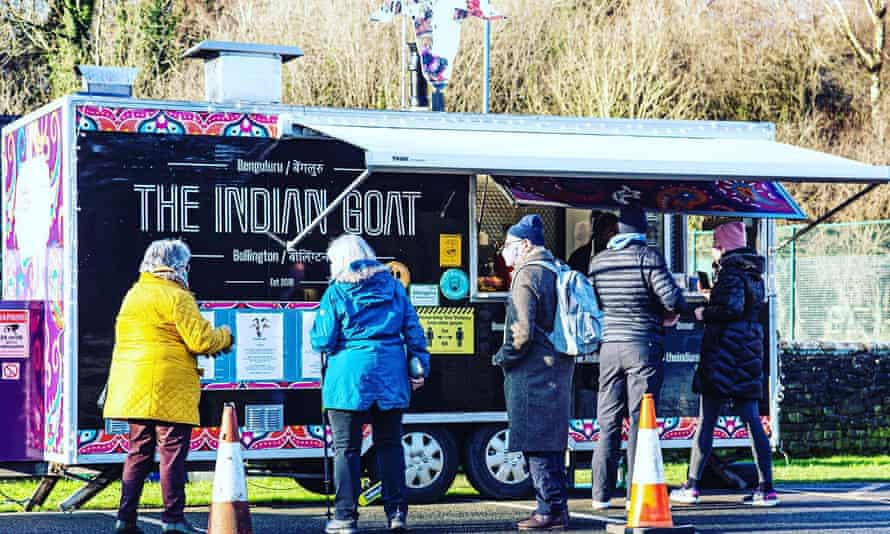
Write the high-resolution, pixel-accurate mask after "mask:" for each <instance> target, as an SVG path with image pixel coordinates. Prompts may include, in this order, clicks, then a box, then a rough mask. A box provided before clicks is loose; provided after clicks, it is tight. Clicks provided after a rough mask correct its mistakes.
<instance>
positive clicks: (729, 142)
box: [298, 118, 890, 183]
mask: <svg viewBox="0 0 890 534" xmlns="http://www.w3.org/2000/svg"><path fill="white" fill-rule="evenodd" d="M298 122H299V123H300V124H301V125H302V126H304V127H306V128H310V129H312V130H315V131H318V132H321V133H323V134H325V135H327V136H330V137H334V138H336V139H340V140H343V141H345V142H347V143H350V144H352V145H355V146H358V147H360V148H362V149H364V150H365V152H366V156H365V163H366V167H367V168H368V170H370V171H371V172H412V173H475V174H492V175H504V176H549V177H575V178H599V179H620V180H628V179H649V180H674V181H676V180H681V181H684V182H693V181H714V180H741V181H785V182H860V183H873V182H885V181H887V180H888V178H890V174H888V169H887V167H881V166H874V165H867V164H864V163H859V162H857V161H853V160H849V159H845V158H841V157H837V156H832V155H829V154H824V153H821V152H817V151H814V150H808V149H803V148H799V147H795V146H791V145H787V144H783V143H777V142H775V141H772V140H769V139H762V138H761V139H752V138H746V139H737V138H701V137H698V138H692V137H668V136H647V135H599V134H585V133H579V132H578V131H572V132H569V133H559V132H553V131H546V132H531V131H519V130H517V131H510V130H506V129H501V130H496V131H493V130H486V129H484V125H480V129H476V130H473V129H466V128H465V127H463V128H460V129H447V128H444V127H443V128H422V127H392V126H367V125H362V126H345V125H335V124H328V123H325V122H320V123H317V122H314V121H312V120H311V118H307V119H306V120H305V121H304V120H299V119H298Z"/></svg>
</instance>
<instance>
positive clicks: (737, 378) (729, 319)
mask: <svg viewBox="0 0 890 534" xmlns="http://www.w3.org/2000/svg"><path fill="white" fill-rule="evenodd" d="M713 252H714V259H715V261H716V264H717V272H716V273H715V276H716V282H715V284H714V288H713V289H712V290H711V295H710V298H709V300H708V304H707V305H706V306H704V307H701V308H697V309H696V310H695V316H696V318H697V319H698V320H699V321H704V323H705V334H704V340H703V341H702V352H701V361H700V362H699V365H698V369H697V370H696V372H695V377H694V379H693V387H692V389H693V391H695V392H696V393H699V394H701V406H702V420H701V424H700V425H699V427H698V429H697V430H696V433H695V440H694V444H693V448H692V456H691V458H690V460H689V480H688V481H687V482H686V484H684V485H683V487H682V488H680V489H677V490H674V491H672V492H671V500H672V501H674V502H679V503H684V504H695V503H697V502H698V498H699V488H698V481H699V480H700V479H701V475H702V471H703V470H704V466H705V462H706V461H707V459H708V456H709V455H710V454H711V447H712V444H713V441H714V427H715V425H716V423H717V417H718V416H719V415H720V410H721V409H722V408H723V406H724V404H726V403H727V402H728V401H731V402H732V403H733V405H734V406H735V409H736V412H737V413H738V414H739V415H740V417H741V418H742V421H744V423H745V425H746V426H747V428H748V433H749V435H750V436H751V448H752V451H753V454H754V460H755V463H756V464H757V474H758V477H759V480H760V484H759V486H758V488H757V490H756V491H755V492H754V494H753V495H752V496H751V497H750V498H748V499H746V500H747V501H748V502H749V503H750V504H752V505H754V506H775V505H777V504H778V503H779V500H778V499H777V498H776V492H775V491H774V490H773V484H772V459H771V456H770V454H771V451H770V444H769V438H767V436H766V432H765V431H764V429H763V425H762V424H761V423H760V415H759V410H758V406H757V405H758V401H759V400H760V399H761V397H763V349H764V345H763V336H764V332H763V326H762V325H761V324H760V309H761V307H762V305H763V301H764V282H763V272H764V264H765V261H764V259H763V257H762V256H759V255H757V253H756V252H755V251H754V250H752V249H749V248H747V244H746V232H745V225H744V224H743V223H741V222H733V223H728V224H724V225H722V226H719V227H717V229H716V230H715V231H714V249H713Z"/></svg>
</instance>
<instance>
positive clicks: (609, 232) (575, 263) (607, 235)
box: [567, 210, 618, 276]
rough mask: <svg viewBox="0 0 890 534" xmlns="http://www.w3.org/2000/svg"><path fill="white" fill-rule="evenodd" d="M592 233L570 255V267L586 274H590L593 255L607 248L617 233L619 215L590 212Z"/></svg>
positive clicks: (605, 212)
mask: <svg viewBox="0 0 890 534" xmlns="http://www.w3.org/2000/svg"><path fill="white" fill-rule="evenodd" d="M590 222H591V228H592V230H591V233H590V239H589V240H588V242H587V244H586V245H584V246H583V247H580V248H578V249H577V250H575V252H573V253H572V255H571V256H569V261H568V262H567V263H568V264H569V267H571V268H572V269H574V270H576V271H578V272H579V273H582V274H584V275H585V276H588V275H590V262H591V261H593V257H594V256H596V255H597V254H599V253H600V252H602V251H604V250H606V245H608V244H609V240H610V239H612V236H614V235H615V225H616V224H617V223H618V217H616V216H615V214H614V213H612V212H609V211H599V210H594V211H592V212H590Z"/></svg>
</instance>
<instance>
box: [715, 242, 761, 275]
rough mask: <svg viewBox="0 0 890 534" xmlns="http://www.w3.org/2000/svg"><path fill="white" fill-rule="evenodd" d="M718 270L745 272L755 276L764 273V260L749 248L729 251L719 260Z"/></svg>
mask: <svg viewBox="0 0 890 534" xmlns="http://www.w3.org/2000/svg"><path fill="white" fill-rule="evenodd" d="M720 269H721V270H723V269H734V270H739V271H747V272H750V273H754V274H757V275H762V274H763V273H764V272H766V259H765V258H764V257H763V256H761V255H760V254H757V252H756V251H754V250H753V249H750V248H739V249H736V250H730V251H729V252H726V253H725V254H723V257H722V258H720Z"/></svg>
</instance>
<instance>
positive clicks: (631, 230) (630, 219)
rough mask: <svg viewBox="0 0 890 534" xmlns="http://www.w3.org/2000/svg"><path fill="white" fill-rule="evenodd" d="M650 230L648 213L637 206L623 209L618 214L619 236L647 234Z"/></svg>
mask: <svg viewBox="0 0 890 534" xmlns="http://www.w3.org/2000/svg"><path fill="white" fill-rule="evenodd" d="M648 228H649V222H648V221H647V220H646V212H645V211H643V210H642V209H641V208H638V207H636V206H628V207H626V208H621V212H620V213H619V214H618V233H619V234H645V233H646V230H647V229H648Z"/></svg>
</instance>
